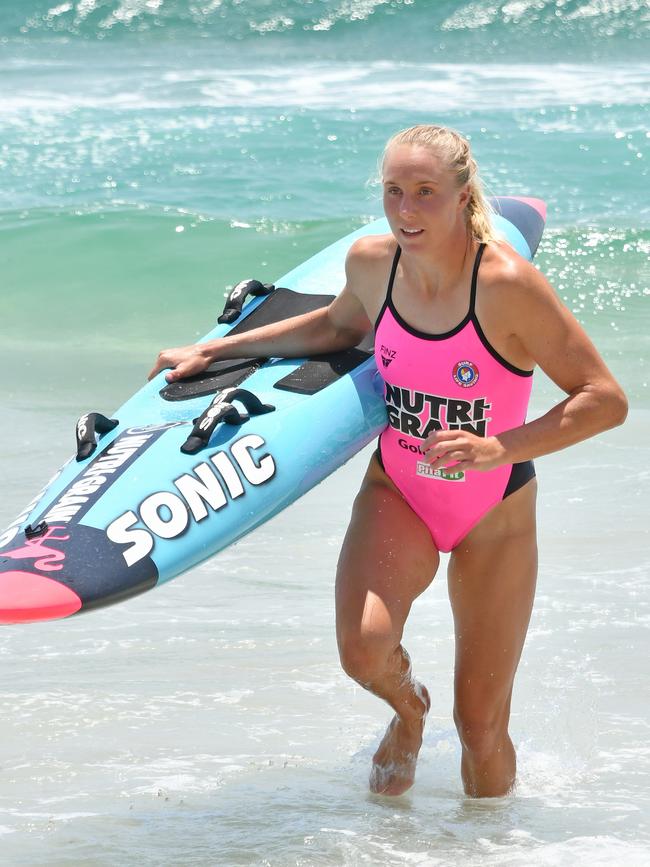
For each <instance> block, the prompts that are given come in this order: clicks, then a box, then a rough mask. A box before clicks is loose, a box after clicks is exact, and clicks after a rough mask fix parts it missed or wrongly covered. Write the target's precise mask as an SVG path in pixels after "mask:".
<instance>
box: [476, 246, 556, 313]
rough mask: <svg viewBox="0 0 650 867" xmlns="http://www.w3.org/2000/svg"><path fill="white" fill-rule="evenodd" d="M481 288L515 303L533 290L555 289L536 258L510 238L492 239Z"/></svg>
mask: <svg viewBox="0 0 650 867" xmlns="http://www.w3.org/2000/svg"><path fill="white" fill-rule="evenodd" d="M479 287H480V289H479V291H480V292H482V294H483V295H488V296H489V297H491V298H493V299H494V300H495V301H501V302H503V303H513V302H516V301H517V300H522V299H525V298H526V297H530V293H537V292H540V291H541V292H548V291H551V292H552V291H553V290H552V288H551V287H550V285H549V284H548V281H547V280H546V278H545V277H543V275H542V274H541V273H540V272H539V271H538V270H537V268H536V267H535V266H534V265H533V263H532V262H529V261H528V260H527V259H524V257H523V256H520V255H519V253H517V251H516V250H515V249H513V248H512V247H511V246H510V244H508V243H507V242H506V241H496V242H495V241H491V242H490V243H489V244H488V245H487V247H486V249H485V251H484V253H483V258H482V260H481V268H480V271H479Z"/></svg>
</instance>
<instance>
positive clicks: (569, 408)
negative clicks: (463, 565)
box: [425, 262, 627, 470]
mask: <svg viewBox="0 0 650 867" xmlns="http://www.w3.org/2000/svg"><path fill="white" fill-rule="evenodd" d="M508 284H510V285H508ZM501 293H503V296H502V302H503V310H504V315H506V316H507V318H508V319H509V320H510V321H511V322H512V323H513V325H512V331H513V336H514V337H515V338H516V339H517V340H518V341H519V343H520V345H521V347H522V349H523V350H524V352H525V353H526V355H528V356H529V357H530V358H531V359H532V360H533V361H534V362H535V363H536V364H538V365H539V366H540V367H541V369H542V370H543V371H544V372H545V373H546V374H547V376H549V377H550V379H552V380H553V382H555V383H556V385H558V386H559V387H560V388H561V389H563V391H565V392H566V394H567V397H566V399H565V400H563V401H561V403H558V404H557V405H556V406H554V407H553V408H552V409H551V410H549V411H548V412H547V413H545V414H544V415H543V416H541V417H540V418H537V419H534V420H533V421H530V422H527V423H526V424H523V425H521V426H520V427H517V428H512V429H511V430H507V431H504V432H503V433H500V434H498V435H496V436H492V437H485V438H480V437H476V436H474V435H473V434H466V435H465V436H461V435H460V433H461V432H458V431H439V432H438V433H436V434H434V435H433V436H432V437H430V438H429V440H428V441H426V442H425V449H427V450H428V454H429V455H430V456H431V458H432V460H431V465H432V467H434V468H438V467H444V466H447V465H449V464H450V463H454V464H459V465H460V466H459V469H474V470H490V469H493V468H494V467H497V466H499V465H501V464H511V463H518V462H520V461H526V460H530V459H532V458H537V457H540V456H541V455H546V454H549V453H550V452H555V451H559V450H560V449H563V448H566V447H567V446H570V445H573V444H574V443H578V442H580V441H581V440H584V439H587V438H588V437H591V436H594V435H595V434H597V433H600V432H601V431H604V430H607V429H608V428H612V427H616V425H620V424H622V423H623V422H624V421H625V417H626V415H627V399H626V397H625V394H624V392H623V390H622V388H621V387H620V385H619V384H618V383H617V381H616V380H615V379H614V377H613V376H612V374H611V372H610V371H609V369H608V368H607V365H606V364H605V362H604V361H603V359H602V358H601V357H600V355H599V353H598V351H597V350H596V348H595V346H594V345H593V343H592V342H591V340H590V339H589V337H588V336H587V335H586V333H585V332H584V330H583V328H582V326H581V325H580V324H579V323H578V321H577V320H576V319H575V317H574V316H573V315H572V314H571V313H570V312H569V310H567V308H566V307H565V306H564V305H563V304H562V303H561V301H560V300H559V298H558V297H557V295H556V293H555V291H554V289H553V288H552V286H551V285H550V284H549V283H548V281H547V280H546V278H545V277H544V276H543V275H542V274H540V273H539V271H537V269H536V268H534V267H533V266H532V265H530V264H529V263H528V262H522V263H520V264H518V266H517V267H516V268H515V269H513V273H512V274H511V275H510V276H509V277H508V278H506V285H504V286H503V287H502V288H500V289H499V294H501ZM500 306H501V305H500ZM434 456H435V458H434Z"/></svg>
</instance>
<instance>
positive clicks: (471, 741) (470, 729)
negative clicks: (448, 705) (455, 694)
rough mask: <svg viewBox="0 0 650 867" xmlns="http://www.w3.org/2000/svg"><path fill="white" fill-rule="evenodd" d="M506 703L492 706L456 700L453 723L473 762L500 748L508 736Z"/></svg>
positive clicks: (484, 758) (482, 759) (488, 756)
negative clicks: (468, 703)
mask: <svg viewBox="0 0 650 867" xmlns="http://www.w3.org/2000/svg"><path fill="white" fill-rule="evenodd" d="M508 719H509V713H508V707H507V705H499V706H492V705H490V704H489V703H486V704H485V705H481V704H471V705H469V706H468V705H466V704H463V703H459V702H458V701H457V702H456V704H455V706H454V723H455V724H456V729H457V731H458V736H459V738H460V742H461V744H462V746H463V749H464V750H465V751H466V752H468V753H470V755H471V756H472V758H473V759H474V761H475V762H477V763H479V764H480V763H481V762H483V761H486V760H487V759H489V758H490V757H491V756H493V755H494V753H495V752H496V751H497V750H498V749H500V747H501V744H502V742H503V740H504V738H506V737H507V736H508Z"/></svg>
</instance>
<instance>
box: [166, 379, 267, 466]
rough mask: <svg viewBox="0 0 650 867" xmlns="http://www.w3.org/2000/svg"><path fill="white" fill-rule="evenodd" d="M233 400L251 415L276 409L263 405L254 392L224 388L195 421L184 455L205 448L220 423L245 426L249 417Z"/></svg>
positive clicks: (183, 446) (186, 442)
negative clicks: (240, 410) (241, 411)
mask: <svg viewBox="0 0 650 867" xmlns="http://www.w3.org/2000/svg"><path fill="white" fill-rule="evenodd" d="M233 400H237V401H239V402H240V403H243V405H244V406H245V408H246V410H247V411H248V412H249V413H250V414H251V415H263V414H264V413H266V412H273V410H274V409H275V407H274V406H271V404H269V403H262V401H261V400H260V399H259V397H257V395H256V394H253V392H252V391H246V389H245V388H224V390H223V391H220V392H219V394H217V395H216V397H215V398H214V399H213V400H212V403H211V404H210V406H209V407H208V408H207V409H206V410H204V412H202V413H201V415H200V416H199V417H198V418H196V419H194V427H193V428H192V433H191V434H190V435H189V436H188V438H187V439H186V440H185V442H184V443H183V445H182V446H181V451H182V452H183V453H184V454H186V455H193V454H196V452H198V451H200V450H201V449H202V448H205V446H207V444H208V442H209V441H210V437H211V436H212V434H213V433H214V429H215V428H216V426H217V425H218V424H219V423H220V422H226V424H243V422H245V421H247V420H248V416H244V415H242V414H241V413H240V412H239V410H238V409H236V408H235V407H234V406H233V405H232V401H233Z"/></svg>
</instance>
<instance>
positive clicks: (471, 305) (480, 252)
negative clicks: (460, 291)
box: [469, 244, 485, 316]
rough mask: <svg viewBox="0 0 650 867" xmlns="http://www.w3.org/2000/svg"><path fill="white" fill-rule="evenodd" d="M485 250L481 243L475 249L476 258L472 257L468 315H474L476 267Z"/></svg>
mask: <svg viewBox="0 0 650 867" xmlns="http://www.w3.org/2000/svg"><path fill="white" fill-rule="evenodd" d="M484 250H485V244H481V245H480V246H479V248H478V250H477V251H476V259H474V270H473V271H472V287H471V289H470V293H469V315H470V316H474V315H475V306H476V283H477V279H478V268H479V265H480V264H481V259H482V258H483V251H484Z"/></svg>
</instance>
